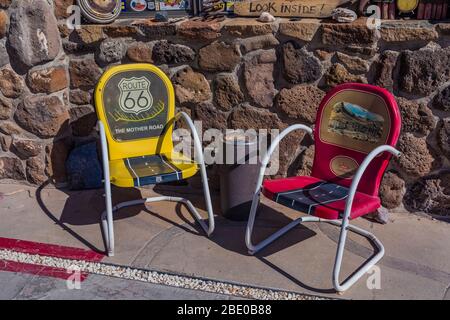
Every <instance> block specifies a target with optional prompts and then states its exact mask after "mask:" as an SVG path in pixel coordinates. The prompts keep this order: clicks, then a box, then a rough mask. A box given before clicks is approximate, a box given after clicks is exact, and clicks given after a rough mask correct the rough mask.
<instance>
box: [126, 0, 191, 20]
mask: <svg viewBox="0 0 450 320" xmlns="http://www.w3.org/2000/svg"><path fill="white" fill-rule="evenodd" d="M121 1H122V13H121V17H123V18H127V17H135V18H145V17H151V16H154V14H155V12H157V11H168V13H169V15H171V16H186V15H188V14H190V13H191V7H192V6H191V1H192V0H121Z"/></svg>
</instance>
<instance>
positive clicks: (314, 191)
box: [263, 177, 381, 220]
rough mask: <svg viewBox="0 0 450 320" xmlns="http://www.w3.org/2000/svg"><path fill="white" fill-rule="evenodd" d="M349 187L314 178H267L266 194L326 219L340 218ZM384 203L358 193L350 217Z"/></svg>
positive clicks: (294, 207) (283, 203)
mask: <svg viewBox="0 0 450 320" xmlns="http://www.w3.org/2000/svg"><path fill="white" fill-rule="evenodd" d="M348 191H349V189H348V188H346V187H343V186H340V185H338V184H334V183H331V182H326V181H322V180H320V179H317V178H314V177H292V178H286V179H277V180H266V181H264V183H263V194H264V195H265V196H266V197H268V198H269V199H272V200H273V201H276V202H278V203H280V204H282V205H284V206H286V207H289V208H293V209H295V210H298V211H301V212H304V213H307V214H310V215H314V216H317V217H319V218H323V219H331V220H335V219H341V218H342V215H343V213H344V209H345V202H346V200H347V197H348ZM380 206H381V202H380V199H379V198H378V197H373V196H370V195H367V194H364V193H361V192H356V194H355V198H354V200H353V207H352V212H351V214H350V218H351V219H355V218H357V217H360V216H363V215H366V214H368V213H371V212H373V211H375V210H376V209H378V208H379V207H380Z"/></svg>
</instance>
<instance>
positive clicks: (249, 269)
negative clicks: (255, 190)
mask: <svg viewBox="0 0 450 320" xmlns="http://www.w3.org/2000/svg"><path fill="white" fill-rule="evenodd" d="M174 191H176V192H178V193H181V192H182V193H185V194H183V195H184V196H186V197H187V198H189V199H192V200H193V203H194V205H196V206H197V207H199V208H200V209H204V204H203V201H202V197H201V195H200V194H197V193H195V192H194V191H192V192H190V190H189V189H187V188H181V187H180V188H176V187H164V188H162V187H157V188H156V189H155V190H150V189H145V190H141V191H138V190H133V189H113V193H114V198H113V199H114V201H115V202H119V201H124V200H130V199H136V198H139V197H141V196H151V195H155V194H173V192H174ZM0 192H1V193H3V194H5V196H4V199H3V200H1V202H0V221H1V223H0V237H5V238H15V239H22V240H29V241H36V242H44V243H50V244H57V245H63V246H72V247H79V248H87V249H92V250H97V251H103V250H104V243H103V239H102V234H101V231H100V224H99V216H100V213H101V212H102V211H103V208H104V203H103V197H102V191H101V190H93V191H83V192H65V191H62V190H56V189H54V188H51V187H47V188H43V189H35V188H33V187H26V186H23V185H15V184H1V185H0ZM216 202H217V201H216ZM216 212H219V209H217V208H216ZM203 214H204V216H205V217H206V214H205V212H204V211H203ZM298 216H299V213H297V212H294V211H291V210H289V209H286V208H285V207H282V206H279V205H277V204H275V203H273V202H270V201H267V200H264V201H263V205H262V212H261V215H260V216H259V217H258V219H257V223H256V232H257V236H256V238H261V239H262V238H263V237H265V236H266V235H268V234H270V233H271V232H273V231H274V230H275V229H276V228H278V227H280V226H282V225H285V224H286V223H288V222H289V221H290V220H291V219H293V218H295V217H298ZM391 220H392V221H391V222H390V223H389V224H387V225H379V224H376V223H372V222H370V221H368V220H365V219H359V220H357V221H355V224H356V225H358V226H361V227H363V228H366V229H369V230H372V231H373V232H374V233H375V234H376V235H377V237H378V238H379V239H380V240H381V241H382V242H383V244H384V246H385V248H386V255H385V257H384V258H383V259H382V261H381V262H380V263H379V264H378V266H379V267H380V270H381V289H374V290H370V289H368V288H367V285H366V279H367V276H365V277H363V279H361V280H360V281H359V282H358V283H357V284H356V285H354V286H353V287H352V288H351V289H350V290H349V291H347V292H346V293H345V294H344V295H342V296H338V295H336V294H335V293H334V291H333V290H332V283H331V273H332V265H333V261H334V256H335V251H336V242H337V238H338V235H339V230H338V229H337V228H335V227H333V226H330V225H326V224H324V225H318V224H308V225H306V227H304V226H300V227H298V228H296V229H295V230H293V231H291V233H289V234H287V235H286V236H284V237H283V238H281V239H280V240H279V241H277V242H275V243H274V244H273V245H271V246H269V247H268V248H266V249H265V250H263V251H262V252H261V253H260V254H258V255H257V256H255V257H252V256H249V255H248V254H247V250H246V247H245V243H244V230H245V223H240V222H232V221H228V220H226V219H223V218H220V217H218V218H217V221H216V225H217V228H216V232H215V234H214V236H213V237H212V238H211V239H208V238H206V237H204V236H203V234H202V233H201V230H200V229H199V227H198V226H197V225H195V223H194V222H193V219H192V218H191V217H190V215H189V213H188V211H187V210H186V209H185V208H183V207H182V206H180V205H177V204H173V203H157V204H152V205H151V206H147V207H144V206H141V207H134V208H127V209H124V210H122V211H121V212H119V213H118V215H117V218H116V221H115V231H116V256H115V257H113V258H105V259H104V260H103V261H104V262H107V263H113V264H120V265H127V266H132V267H136V268H143V269H149V270H161V271H168V272H171V273H176V274H183V275H188V276H195V277H203V278H208V279H216V280H220V281H230V282H235V283H242V284H248V285H251V286H257V287H264V288H275V289H280V290H286V291H293V292H298V293H305V294H313V295H321V296H325V297H332V298H336V297H338V298H348V299H450V294H449V292H448V291H449V285H450V249H449V247H448V244H449V243H450V224H448V223H445V222H439V221H433V220H431V219H428V218H423V217H419V216H417V215H412V214H408V213H401V212H393V213H392V214H391ZM256 240H257V239H256ZM372 250H373V248H372V245H371V244H370V243H368V242H367V241H366V240H365V239H363V238H361V237H359V236H355V235H351V237H350V241H348V242H347V247H346V254H345V256H344V263H343V267H342V269H343V278H345V277H347V276H348V275H349V274H350V273H351V272H352V271H354V269H355V268H356V267H357V266H359V265H361V263H362V262H363V261H364V260H365V259H366V258H367V257H369V256H370V255H371V254H372Z"/></svg>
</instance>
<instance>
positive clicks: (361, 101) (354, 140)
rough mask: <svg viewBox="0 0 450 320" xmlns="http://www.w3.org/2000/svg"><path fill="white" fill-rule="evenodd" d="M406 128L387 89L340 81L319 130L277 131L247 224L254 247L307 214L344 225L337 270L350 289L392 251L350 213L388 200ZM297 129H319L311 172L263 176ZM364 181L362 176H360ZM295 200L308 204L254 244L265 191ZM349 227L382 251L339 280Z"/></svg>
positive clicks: (286, 201) (293, 204)
mask: <svg viewBox="0 0 450 320" xmlns="http://www.w3.org/2000/svg"><path fill="white" fill-rule="evenodd" d="M400 128H401V119H400V113H399V110H398V106H397V103H396V101H395V99H394V97H393V96H392V95H391V94H390V93H389V92H388V91H387V90H385V89H382V88H379V87H375V86H372V85H366V84H357V83H348V84H343V85H340V86H337V87H335V88H334V89H333V90H331V92H329V93H328V94H327V95H326V97H325V98H324V99H323V101H322V103H321V104H320V107H319V110H318V114H317V120H316V126H315V129H314V131H313V130H312V129H311V128H308V127H307V126H304V125H300V124H299V125H293V126H291V127H289V128H287V129H286V130H284V131H283V132H282V133H281V134H280V135H279V136H278V137H277V139H275V141H274V142H273V144H272V145H271V147H270V149H269V151H268V153H267V154H266V156H265V158H264V159H263V161H262V166H261V170H260V176H259V180H258V183H257V186H256V190H255V194H254V197H253V203H252V207H251V211H250V216H249V221H248V225H247V232H246V244H247V247H248V249H249V252H250V254H255V253H256V252H258V251H259V250H261V249H263V248H264V247H266V246H267V245H268V244H270V243H271V242H273V241H274V240H276V239H277V238H279V237H280V236H282V235H283V234H285V233H286V232H288V231H289V230H291V229H292V228H294V227H295V226H296V225H298V224H300V223H303V222H326V223H331V224H333V225H336V226H340V227H341V232H340V238H339V243H338V248H337V253H336V259H335V264H334V270H333V285H334V288H335V289H336V290H337V291H338V292H342V291H345V290H347V289H348V288H349V287H350V286H352V285H353V284H354V283H355V282H356V281H357V280H358V279H359V278H361V276H362V275H363V274H364V273H366V272H367V271H368V270H369V269H370V268H371V267H372V266H373V265H375V264H376V263H377V262H378V261H379V260H380V259H381V258H382V257H383V255H384V247H383V245H382V243H381V242H380V241H379V240H378V239H377V238H376V237H375V236H374V235H373V234H371V233H370V232H368V231H365V230H363V229H360V228H358V227H356V226H353V225H351V224H350V223H349V221H350V220H352V219H355V218H358V217H360V216H363V215H366V214H368V213H371V212H374V211H375V210H377V209H378V208H379V207H380V206H381V202H380V198H379V197H378V191H379V187H380V182H381V179H382V177H383V174H384V172H385V170H386V167H387V165H388V163H389V160H390V158H391V154H394V155H396V156H399V155H400V152H399V151H397V150H396V149H395V148H394V147H395V145H396V143H397V140H398V137H399V134H400ZM294 130H305V131H307V132H308V133H310V134H313V135H314V140H315V159H314V164H313V168H312V174H311V176H307V177H292V178H285V179H277V180H266V181H264V182H263V179H264V174H265V170H266V167H267V165H268V163H269V161H270V157H271V155H272V153H273V152H274V151H275V150H276V148H277V146H278V145H279V143H280V141H281V140H282V139H283V138H284V137H286V136H287V135H288V134H289V133H291V132H292V131H294ZM360 182H361V183H360ZM261 191H262V193H263V194H264V195H265V196H266V197H268V198H269V199H272V200H273V201H276V202H278V203H280V204H283V205H285V206H287V207H290V208H293V209H295V210H298V211H302V212H305V213H307V214H309V215H310V216H305V217H300V218H298V219H297V220H294V221H292V222H291V223H290V224H288V225H287V226H285V227H284V228H282V229H280V230H279V231H277V232H275V233H274V234H273V235H271V236H270V237H268V238H267V239H265V240H263V241H261V242H260V243H259V244H256V245H254V244H253V243H252V240H251V237H252V233H253V226H254V222H255V216H256V211H257V208H258V204H259V200H260V193H261ZM348 230H350V231H353V232H355V233H358V234H360V235H362V236H364V237H366V238H368V239H369V240H371V241H373V243H374V244H375V245H376V246H377V248H378V252H377V253H376V254H375V255H374V256H373V257H372V258H371V259H369V260H368V261H366V263H365V264H364V265H363V266H361V267H360V268H359V269H358V270H357V271H356V272H355V273H354V274H353V275H352V276H351V277H350V278H348V279H347V280H346V281H345V282H344V283H342V284H341V283H340V281H339V273H340V269H341V263H342V257H343V253H344V248H345V241H346V238H347V232H348Z"/></svg>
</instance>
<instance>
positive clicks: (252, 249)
mask: <svg viewBox="0 0 450 320" xmlns="http://www.w3.org/2000/svg"><path fill="white" fill-rule="evenodd" d="M258 203H259V194H256V195H255V197H254V199H253V203H252V208H251V210H250V217H249V221H248V224H247V231H246V237H245V240H246V244H247V248H248V250H249V254H251V255H254V254H256V253H257V252H258V251H260V250H262V249H263V248H265V247H267V246H268V245H269V244H271V243H272V242H274V241H275V240H277V239H278V238H280V237H281V236H283V235H284V234H286V233H287V232H288V231H290V230H292V229H293V228H294V227H295V226H297V225H299V224H301V223H305V222H325V223H329V224H332V225H335V226H339V227H341V233H340V237H339V242H338V247H337V253H336V259H335V263H334V267H333V277H332V280H333V287H334V289H335V290H336V291H337V292H344V291H346V290H347V289H349V288H350V287H351V286H352V285H353V284H355V282H356V281H358V280H359V279H360V278H361V277H362V276H363V275H364V274H365V273H366V272H367V271H368V270H370V268H372V267H373V266H374V265H375V264H376V263H377V262H378V261H380V260H381V258H382V257H383V255H384V247H383V244H382V243H381V242H380V240H378V239H377V238H376V237H375V236H374V235H373V234H372V233H370V232H368V231H366V230H364V229H361V228H358V227H356V226H353V225H350V224H348V222H347V223H344V222H343V221H341V220H326V219H321V218H318V217H311V216H307V217H301V218H298V219H296V220H294V221H292V222H291V223H289V224H288V225H286V226H285V227H283V228H281V229H279V230H278V231H276V232H275V233H273V234H272V235H271V236H269V237H268V238H266V239H264V240H262V241H261V242H259V243H258V244H253V243H252V241H251V238H252V233H253V227H254V223H255V217H256V211H257V207H258ZM348 231H352V232H354V233H357V234H359V235H361V236H363V237H365V238H366V239H368V240H369V241H372V242H373V243H374V244H375V246H376V247H377V249H378V252H377V253H376V254H375V255H374V256H373V257H372V258H371V259H369V260H368V261H366V262H365V263H364V265H362V266H361V267H360V268H359V269H358V270H356V272H354V274H353V275H352V276H351V277H350V278H348V279H347V280H346V281H345V282H344V283H342V284H341V283H339V274H340V270H341V265H342V258H343V253H344V249H345V241H346V238H347V232H348Z"/></svg>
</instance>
